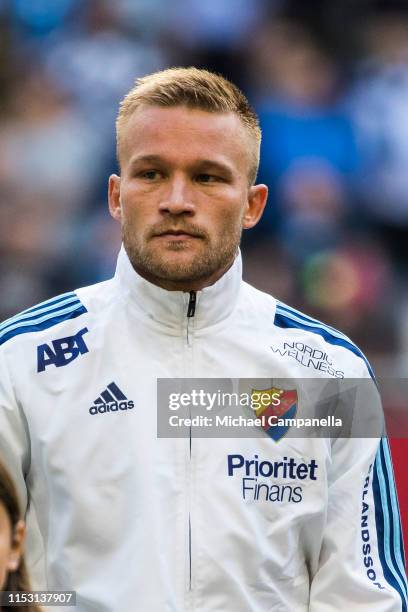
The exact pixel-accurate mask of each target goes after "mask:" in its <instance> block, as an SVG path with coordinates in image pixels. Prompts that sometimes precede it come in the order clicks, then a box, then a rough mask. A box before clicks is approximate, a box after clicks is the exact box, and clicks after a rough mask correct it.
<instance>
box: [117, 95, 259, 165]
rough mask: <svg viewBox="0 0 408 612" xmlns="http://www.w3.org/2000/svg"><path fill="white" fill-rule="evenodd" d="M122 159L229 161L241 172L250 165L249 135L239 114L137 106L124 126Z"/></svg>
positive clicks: (180, 107)
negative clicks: (160, 157) (158, 158)
mask: <svg viewBox="0 0 408 612" xmlns="http://www.w3.org/2000/svg"><path fill="white" fill-rule="evenodd" d="M120 143H121V144H120V158H121V162H122V163H125V164H126V163H127V162H128V161H130V160H132V159H133V158H134V157H138V156H144V155H157V156H162V157H165V158H166V159H167V158H169V160H170V158H171V159H175V160H176V159H177V160H178V161H180V163H183V161H185V162H186V163H188V161H192V162H193V161H196V160H199V159H212V160H214V161H217V160H218V161H222V160H224V161H227V162H228V163H230V164H234V165H235V166H236V167H237V170H239V171H242V170H243V171H246V170H247V165H248V149H249V144H250V143H249V135H248V133H247V129H246V128H245V126H244V125H243V123H242V121H241V119H240V118H239V116H238V115H236V114H235V113H232V112H227V113H217V112H214V113H210V112H207V111H203V110H200V109H191V108H187V107H184V106H176V107H171V108H162V107H155V106H145V107H141V108H139V109H137V110H136V111H135V112H134V113H133V114H132V115H131V117H130V118H129V119H128V120H127V121H126V122H125V123H124V124H123V125H122V127H121V137H120Z"/></svg>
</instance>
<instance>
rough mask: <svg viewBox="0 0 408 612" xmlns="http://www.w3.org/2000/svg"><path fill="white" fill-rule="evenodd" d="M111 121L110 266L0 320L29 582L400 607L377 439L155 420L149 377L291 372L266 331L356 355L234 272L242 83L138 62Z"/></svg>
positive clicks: (230, 605) (255, 135) (275, 603)
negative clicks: (145, 70)
mask: <svg viewBox="0 0 408 612" xmlns="http://www.w3.org/2000/svg"><path fill="white" fill-rule="evenodd" d="M117 142H118V160H119V164H120V177H119V176H116V175H113V176H111V177H110V180H109V207H110V212H111V214H112V216H113V217H114V218H115V219H116V220H118V221H119V222H120V223H121V226H122V232H123V248H122V251H121V253H120V255H119V259H118V265H117V271H116V274H115V277H114V278H113V279H112V280H110V281H107V282H104V283H101V284H98V285H94V286H92V287H87V288H83V289H79V290H77V291H75V292H73V293H68V294H65V295H63V296H60V297H57V298H55V299H52V300H49V301H47V302H44V303H43V304H41V305H39V306H36V307H34V308H31V309H28V310H27V311H25V312H24V313H22V314H20V315H18V316H16V317H14V318H12V319H10V320H9V321H6V322H5V323H4V324H3V325H2V327H1V328H0V329H1V336H0V338H1V340H0V342H1V343H2V347H1V348H2V361H1V363H2V375H1V412H0V425H1V427H0V432H1V433H0V447H1V449H2V451H1V452H2V458H3V459H4V460H5V461H6V462H7V464H8V466H9V468H10V470H12V472H13V474H14V477H15V479H16V481H17V483H18V486H19V490H20V495H21V498H22V499H23V500H24V501H25V503H26V504H28V507H29V513H30V514H29V516H30V517H31V516H33V517H34V515H35V517H34V518H35V519H36V523H37V525H35V524H34V521H32V530H31V532H32V538H33V542H35V546H36V547H37V548H36V551H37V557H36V558H34V557H35V555H34V554H32V555H31V557H32V564H33V567H36V568H37V571H38V573H39V570H40V569H42V568H43V570H44V572H45V576H46V578H44V579H43V582H41V581H40V582H39V584H40V586H44V585H47V587H48V588H52V589H74V590H75V591H76V592H77V607H78V609H79V610H81V611H84V612H88V611H89V612H90V611H92V610H97V611H98V612H116V611H117V612H119V611H121V612H123V611H126V612H133V611H134V610H140V611H142V612H150V611H152V612H156V611H157V612H163V611H165V610H168V611H169V612H170V611H173V612H176V611H177V612H181V611H188V610H195V611H197V612H198V611H200V612H215V611H217V612H220V611H232V610H234V612H235V611H238V612H248V611H249V610H259V611H266V610H274V611H276V612H283V611H285V612H286V611H290V612H301V611H302V612H303V611H306V610H312V611H313V612H328V611H329V610H345V609H350V610H353V612H354V611H357V610H366V611H367V612H368V611H369V612H386V611H387V612H388V611H389V612H391V611H397V610H406V607H405V606H406V583H405V575H404V568H403V559H402V549H401V545H400V537H401V534H400V527H399V516H398V508H397V501H396V496H395V490H394V484H393V476H392V467H391V463H390V457H389V452H388V447H387V445H386V443H385V441H382V442H380V441H379V440H378V439H365V440H363V441H359V440H352V439H343V438H339V439H337V440H334V441H331V440H330V439H325V438H323V439H316V438H315V439H306V438H302V439H291V438H286V437H281V438H279V437H278V438H276V439H274V438H273V437H272V436H271V435H269V434H268V433H267V432H266V433H265V435H262V436H261V437H259V436H258V437H249V438H219V437H215V436H214V437H208V438H195V437H193V436H190V437H187V438H183V437H181V438H180V437H177V438H176V437H167V438H166V437H164V438H158V436H157V427H158V423H157V421H156V380H157V379H158V378H164V379H183V378H200V377H201V378H217V377H223V378H248V377H256V378H257V379H258V378H269V379H270V378H271V376H279V377H281V378H283V377H292V378H295V377H299V378H300V377H308V376H310V370H309V369H308V368H307V367H305V365H303V364H302V363H300V362H299V361H296V360H294V359H293V358H291V357H290V356H287V355H286V356H285V354H284V353H283V352H281V353H280V352H279V351H272V350H271V346H274V347H275V346H280V345H282V343H283V342H288V343H290V342H299V343H303V344H304V345H305V346H306V345H307V346H308V347H309V350H310V351H321V353H322V355H328V356H329V357H327V359H326V357H325V359H326V366H327V367H326V368H322V369H319V370H318V371H317V373H316V374H315V376H317V377H320V378H322V379H324V378H328V377H329V378H330V377H333V376H335V375H336V372H341V373H342V375H344V377H350V378H353V377H355V378H358V377H359V378H368V377H369V373H368V370H367V363H366V361H365V358H364V357H363V355H362V354H361V353H360V351H359V350H358V349H357V348H356V347H355V346H354V345H353V344H352V343H351V342H350V341H349V340H348V339H347V338H345V337H344V336H343V335H342V334H340V333H339V332H336V331H334V330H332V329H331V328H329V327H327V326H325V325H322V324H320V323H318V322H316V321H314V320H313V319H310V318H309V317H307V316H305V315H302V314H300V313H298V312H296V311H294V310H292V309H291V308H289V307H287V306H284V305H281V304H278V303H277V301H276V300H275V299H274V298H272V297H270V296H268V295H265V294H262V293H260V292H259V291H257V290H255V289H254V288H252V287H250V286H249V285H247V284H246V283H244V282H242V280H241V259H240V255H239V250H238V249H239V242H240V236H241V232H242V230H243V229H248V228H251V227H253V226H254V225H255V224H256V223H257V222H258V220H259V218H260V217H261V214H262V211H263V208H264V206H265V203H266V198H267V189H266V187H265V186H264V185H255V177H256V171H257V166H258V158H259V143H260V130H259V126H258V122H257V118H256V116H255V114H254V112H253V111H252V110H251V108H250V107H249V105H248V102H247V100H246V99H245V97H244V96H243V94H242V93H241V92H240V91H239V90H238V89H237V88H236V87H235V86H234V85H232V84H231V83H229V82H227V81H226V80H224V79H223V78H221V77H219V76H216V75H214V74H211V73H209V72H207V71H204V70H197V69H194V68H189V69H184V68H180V69H171V70H167V71H164V72H159V73H157V74H153V75H150V76H147V77H145V78H143V79H140V80H139V81H138V82H137V84H136V86H135V87H134V89H132V90H131V91H130V92H129V93H128V95H127V96H126V97H125V99H124V100H123V102H122V104H121V107H120V111H119V116H118V121H117ZM329 360H330V363H333V364H335V370H334V369H333V370H331V371H329V370H328V367H329V366H328V365H327V364H328V362H329ZM248 479H249V480H248ZM251 483H252V485H253V487H254V486H255V485H256V484H259V485H263V487H264V488H265V487H266V488H267V489H268V491H269V490H270V494H269V493H268V496H266V497H265V496H263V493H262V494H260V493H259V491H258V493H253V491H252V492H250V491H249V490H250V489H251V486H250V485H251ZM262 491H263V489H262ZM35 527H36V529H37V533H35V529H34V528H35ZM39 542H41V545H42V550H40V548H39ZM33 546H34V544H33Z"/></svg>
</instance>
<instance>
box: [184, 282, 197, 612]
mask: <svg viewBox="0 0 408 612" xmlns="http://www.w3.org/2000/svg"><path fill="white" fill-rule="evenodd" d="M196 306H197V292H196V291H190V292H189V299H188V305H187V315H186V341H187V347H189V348H192V346H193V329H194V316H195V312H196ZM190 359H191V357H190V358H189V361H190ZM190 363H191V362H190ZM190 416H191V414H190ZM191 460H192V427H191V425H190V431H189V457H188V466H187V472H188V483H187V491H188V524H187V530H188V553H187V554H188V564H187V568H188V576H187V585H186V586H187V588H188V596H187V597H188V598H187V601H188V604H187V606H186V607H187V608H188V609H191V610H192V609H193V604H192V555H191V541H192V538H191V532H192V520H191Z"/></svg>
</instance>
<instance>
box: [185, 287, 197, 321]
mask: <svg viewBox="0 0 408 612" xmlns="http://www.w3.org/2000/svg"><path fill="white" fill-rule="evenodd" d="M196 300H197V292H196V291H190V299H189V300H188V308H187V317H188V318H189V319H190V318H191V317H194V315H195V309H196Z"/></svg>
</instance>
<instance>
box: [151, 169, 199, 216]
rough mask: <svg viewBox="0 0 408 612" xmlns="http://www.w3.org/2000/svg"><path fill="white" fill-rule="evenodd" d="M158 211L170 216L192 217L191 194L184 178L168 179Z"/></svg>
mask: <svg viewBox="0 0 408 612" xmlns="http://www.w3.org/2000/svg"><path fill="white" fill-rule="evenodd" d="M159 210H160V212H162V213H170V214H172V215H182V214H188V215H192V214H193V213H194V211H195V205H194V203H193V194H192V190H191V185H189V181H188V179H187V178H186V177H183V176H174V177H172V178H170V179H169V181H168V183H167V185H166V189H165V190H164V193H163V198H162V200H161V202H160V204H159Z"/></svg>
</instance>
